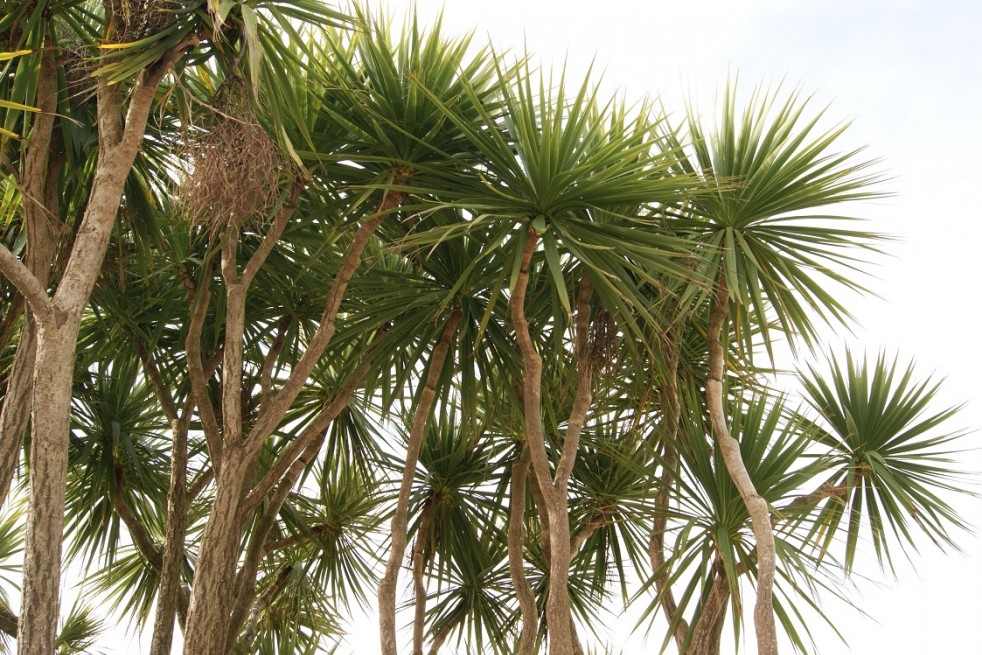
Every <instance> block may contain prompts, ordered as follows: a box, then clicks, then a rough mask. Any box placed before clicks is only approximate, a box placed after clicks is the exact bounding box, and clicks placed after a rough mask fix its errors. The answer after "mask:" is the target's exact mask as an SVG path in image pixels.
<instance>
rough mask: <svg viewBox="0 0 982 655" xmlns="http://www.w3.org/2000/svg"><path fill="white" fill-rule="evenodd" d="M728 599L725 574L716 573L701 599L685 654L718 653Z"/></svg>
mask: <svg viewBox="0 0 982 655" xmlns="http://www.w3.org/2000/svg"><path fill="white" fill-rule="evenodd" d="M729 600H730V586H729V584H728V583H727V582H726V576H725V575H723V574H722V573H717V574H716V577H715V578H713V584H712V587H710V589H709V593H708V594H707V595H706V597H705V599H703V601H702V606H701V608H700V612H699V617H698V619H697V620H696V625H695V629H694V630H693V632H692V638H691V639H690V640H689V646H688V648H686V651H685V655H719V653H720V640H721V638H722V636H723V624H724V623H725V622H726V607H727V603H728V602H729Z"/></svg>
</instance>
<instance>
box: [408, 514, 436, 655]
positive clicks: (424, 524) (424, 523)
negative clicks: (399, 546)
mask: <svg viewBox="0 0 982 655" xmlns="http://www.w3.org/2000/svg"><path fill="white" fill-rule="evenodd" d="M432 512H433V500H432V498H431V499H429V500H427V501H426V503H425V504H424V505H423V513H422V515H421V516H420V518H419V530H417V531H416V543H415V544H413V605H414V612H413V655H423V635H424V633H425V631H426V583H425V582H424V579H423V574H424V572H425V571H426V563H427V560H428V559H429V549H428V548H427V543H428V541H429V536H430V517H431V514H432Z"/></svg>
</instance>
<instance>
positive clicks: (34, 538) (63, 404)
mask: <svg viewBox="0 0 982 655" xmlns="http://www.w3.org/2000/svg"><path fill="white" fill-rule="evenodd" d="M77 331H78V323H77V322H76V321H73V322H70V323H68V324H66V325H63V326H61V327H56V326H54V325H44V324H42V325H41V329H40V330H39V333H38V350H37V366H36V371H37V372H36V374H35V376H34V391H33V407H34V410H33V412H32V414H31V437H32V438H31V456H30V465H31V469H30V471H31V474H30V495H29V499H28V500H29V503H30V505H29V508H30V509H29V512H28V515H27V530H26V540H25V544H24V586H23V596H22V599H21V615H20V621H19V622H18V626H17V627H18V631H17V652H18V653H20V655H51V653H53V652H54V649H55V635H56V630H57V626H58V609H59V587H60V583H61V532H62V525H63V523H64V515H65V480H66V476H67V473H68V428H69V407H70V404H71V398H72V368H73V364H74V362H75V358H74V355H75V336H76V334H77Z"/></svg>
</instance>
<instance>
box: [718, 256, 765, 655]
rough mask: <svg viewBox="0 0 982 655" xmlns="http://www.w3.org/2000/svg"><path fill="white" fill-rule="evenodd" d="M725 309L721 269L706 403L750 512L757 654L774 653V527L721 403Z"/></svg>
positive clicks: (728, 466)
mask: <svg viewBox="0 0 982 655" xmlns="http://www.w3.org/2000/svg"><path fill="white" fill-rule="evenodd" d="M728 310H729V291H728V289H727V287H726V278H725V277H724V275H723V274H722V273H721V274H720V277H719V281H718V283H717V286H716V297H715V298H714V300H713V305H712V308H711V309H710V313H709V325H708V328H707V339H708V341H709V380H708V381H707V382H706V404H707V405H708V409H709V415H710V419H711V421H712V425H713V433H714V434H715V436H716V443H717V445H718V446H719V449H720V452H721V453H722V455H723V462H724V463H725V464H726V470H727V472H728V473H729V474H730V478H731V479H732V480H733V484H734V485H735V486H736V488H737V491H739V492H740V497H741V498H742V499H743V503H744V505H746V507H747V512H748V513H749V514H750V520H751V525H752V528H753V533H754V538H755V540H756V542H757V604H756V606H755V608H754V626H755V628H756V633H757V651H758V653H759V655H776V654H777V631H776V628H775V625H774V607H773V589H774V567H775V564H776V561H775V560H776V551H775V545H774V530H773V528H772V526H771V516H770V509H769V508H768V506H767V501H766V500H764V498H762V497H761V496H760V494H758V493H757V489H756V488H755V487H754V484H753V481H752V480H751V479H750V474H749V473H748V472H747V467H746V465H745V464H744V462H743V457H742V455H741V454H740V444H739V442H737V440H736V439H734V438H733V436H732V435H731V434H730V430H729V427H728V426H727V424H726V413H725V409H724V406H723V367H724V364H725V354H724V352H723V346H722V344H721V343H720V333H721V332H722V328H723V323H724V322H725V321H726V316H727V312H728Z"/></svg>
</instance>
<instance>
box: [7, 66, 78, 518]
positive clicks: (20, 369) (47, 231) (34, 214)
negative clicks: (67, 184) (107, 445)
mask: <svg viewBox="0 0 982 655" xmlns="http://www.w3.org/2000/svg"><path fill="white" fill-rule="evenodd" d="M36 102H37V107H38V109H39V110H40V111H39V112H38V113H37V114H36V115H35V118H34V124H33V126H32V130H31V136H30V139H31V140H30V145H29V146H28V148H27V155H26V156H25V158H24V164H23V170H22V175H21V179H22V180H23V182H22V187H21V190H22V194H23V213H24V225H25V228H26V232H27V252H26V256H25V263H26V265H27V269H28V270H29V271H30V272H31V274H32V275H33V276H34V277H35V278H37V281H38V283H39V285H40V286H41V287H42V288H45V289H47V287H48V283H49V281H50V276H51V267H52V265H53V264H54V260H55V255H56V253H57V249H58V238H59V236H60V234H61V231H62V227H63V226H62V224H61V220H60V219H59V217H58V205H57V196H56V195H53V194H51V193H50V189H49V184H48V181H49V180H50V179H52V178H54V179H55V180H57V177H58V169H59V168H60V166H61V163H60V162H58V161H56V160H54V159H53V158H52V157H51V154H52V153H51V151H52V140H53V139H52V137H53V133H54V127H55V116H56V110H57V106H58V75H57V66H56V63H55V52H54V49H53V48H46V49H45V50H44V51H43V52H42V53H41V65H40V70H39V71H38V89H37V100H36ZM14 310H15V308H14V307H11V313H12V314H14V313H16V312H15V311H14ZM6 318H8V317H5V319H6ZM5 322H6V321H5ZM36 348H37V324H36V322H35V319H34V317H33V316H32V315H31V313H30V312H28V313H27V315H26V316H25V317H24V324H23V326H22V327H21V331H20V337H19V339H18V342H17V351H16V354H15V356H14V362H13V365H12V367H11V372H10V377H9V378H8V381H7V389H6V392H5V393H4V402H3V407H2V409H0V506H2V504H3V503H4V501H5V500H6V498H7V493H8V491H9V490H10V483H11V481H12V480H13V477H14V474H15V472H16V470H17V464H18V461H19V460H20V453H21V449H22V448H23V445H24V436H25V435H24V432H25V430H26V428H27V417H28V414H29V413H30V408H31V382H32V378H33V375H34V361H35V356H36Z"/></svg>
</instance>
